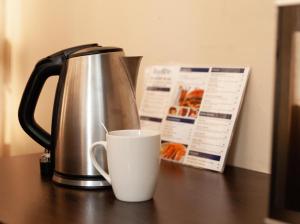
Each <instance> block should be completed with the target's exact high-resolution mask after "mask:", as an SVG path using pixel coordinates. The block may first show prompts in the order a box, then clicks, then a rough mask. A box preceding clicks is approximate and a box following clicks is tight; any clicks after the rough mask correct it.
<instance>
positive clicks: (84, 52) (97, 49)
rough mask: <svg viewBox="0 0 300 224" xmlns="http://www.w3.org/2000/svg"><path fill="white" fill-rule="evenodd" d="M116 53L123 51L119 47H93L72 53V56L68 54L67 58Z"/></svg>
mask: <svg viewBox="0 0 300 224" xmlns="http://www.w3.org/2000/svg"><path fill="white" fill-rule="evenodd" d="M117 51H123V49H122V48H119V47H101V46H95V47H89V48H85V49H81V50H78V51H76V52H73V53H72V54H70V55H69V56H68V58H75V57H80V56H86V55H92V54H102V53H110V52H117Z"/></svg>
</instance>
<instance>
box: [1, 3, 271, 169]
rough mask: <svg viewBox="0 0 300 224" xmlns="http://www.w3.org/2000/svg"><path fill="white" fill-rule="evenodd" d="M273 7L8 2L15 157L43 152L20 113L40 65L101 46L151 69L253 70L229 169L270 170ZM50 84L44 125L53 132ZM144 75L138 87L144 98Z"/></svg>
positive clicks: (41, 108) (40, 113)
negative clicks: (60, 54)
mask: <svg viewBox="0 0 300 224" xmlns="http://www.w3.org/2000/svg"><path fill="white" fill-rule="evenodd" d="M275 18H276V14H275V8H274V6H273V1H272V0H264V1H261V0H251V1H245V0H242V1H240V0H230V1H228V0H214V1H206V0H185V1H171V0H166V1H158V0H154V1H145V0H131V1H116V0H111V1H101V0H90V1H83V0H77V1H58V0H53V1H41V0H27V1H21V0H6V24H7V25H6V46H7V49H8V50H7V52H6V53H7V56H8V57H10V60H9V63H8V65H9V66H7V67H8V68H7V69H8V71H9V72H8V73H7V74H5V76H6V79H7V80H9V83H8V85H7V87H6V88H7V98H9V100H7V109H6V114H7V117H9V118H10V120H8V122H7V123H6V130H7V132H6V135H5V139H6V142H7V143H9V144H10V151H9V152H10V154H11V155H16V154H23V153H31V152H40V151H41V147H40V146H39V145H38V144H36V143H35V142H33V141H32V140H31V139H30V138H29V137H28V136H26V134H25V133H24V132H23V131H22V130H21V128H20V126H19V124H18V121H17V108H18V104H19V101H20V97H21V94H22V91H23V89H24V86H25V83H26V81H27V80H28V78H29V75H30V72H31V71H32V68H33V66H34V65H35V63H36V62H37V60H38V59H39V58H41V57H44V56H46V55H47V54H49V53H52V52H54V51H56V50H59V49H62V48H65V47H69V46H72V45H77V44H83V43H91V42H99V43H100V44H103V45H113V46H120V47H123V48H124V49H125V51H126V53H127V55H143V56H144V59H143V62H142V67H141V71H143V69H144V68H145V67H146V66H149V65H153V64H165V63H170V62H172V63H183V64H194V65H220V66H221V65H224V66H230V65H232V66H235V65H237V66H239V65H240V66H242V65H249V66H250V67H251V68H252V74H251V78H250V80H249V86H248V89H247V94H246V97H245V102H244V106H243V109H242V111H241V116H240V119H239V121H240V122H239V125H238V127H237V129H236V135H235V139H234V141H233V147H232V148H231V152H230V155H229V163H231V164H234V165H236V166H240V167H245V168H250V169H254V170H259V171H263V172H268V171H269V166H270V148H271V122H272V100H273V95H272V94H273V81H274V75H273V73H274V53H275V50H274V49H275V27H276V26H275V24H276V19H275ZM55 82H56V80H55V79H53V80H50V81H49V82H48V83H47V86H46V89H45V91H44V92H43V94H42V97H41V100H40V102H39V105H38V109H37V115H36V117H37V120H38V121H39V122H40V123H41V124H42V125H43V126H44V127H46V128H48V129H49V127H50V110H51V109H52V108H51V105H50V103H49V99H51V100H52V97H53V92H54V86H55ZM142 83H143V76H142V72H141V73H140V77H139V80H138V90H137V95H138V102H139V101H140V99H141V84H142Z"/></svg>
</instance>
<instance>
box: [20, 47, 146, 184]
mask: <svg viewBox="0 0 300 224" xmlns="http://www.w3.org/2000/svg"><path fill="white" fill-rule="evenodd" d="M140 59H141V57H125V55H124V52H123V50H122V49H121V48H117V47H101V46H98V44H88V45H81V46H77V47H72V48H69V49H65V50H62V51H59V52H57V53H55V54H52V55H50V56H48V57H46V58H43V59H41V60H40V61H39V62H38V63H37V64H36V66H35V68H34V70H33V72H32V74H31V76H30V78H29V81H28V83H27V85H26V88H25V90H24V93H23V96H22V99H21V103H20V107H19V114H18V115H19V121H20V124H21V126H22V127H23V129H24V130H25V132H26V133H27V134H28V135H29V136H30V137H32V138H33V139H34V140H35V141H36V142H38V143H39V144H40V145H42V146H43V147H45V148H46V149H49V150H50V154H51V158H52V168H53V170H54V174H53V178H52V179H53V181H54V182H56V183H59V184H63V185H70V186H77V187H85V188H97V187H103V186H108V185H109V184H108V183H107V182H106V181H105V179H104V178H103V177H102V176H100V175H99V173H98V172H97V171H96V170H95V169H94V167H93V165H92V162H91V159H90V156H89V152H88V149H89V147H90V145H91V144H92V143H93V142H96V141H99V140H104V139H105V132H104V130H103V128H101V126H100V123H101V122H103V123H104V124H105V125H106V127H107V129H108V130H110V131H111V130H117V129H136V128H139V127H140V124H139V116H138V111H137V107H136V101H135V84H136V79H137V73H138V67H139V63H140ZM53 75H58V76H59V80H58V84H57V89H56V94H55V100H54V106H53V115H52V127H51V133H47V132H46V131H45V130H44V129H43V128H41V127H40V126H39V125H38V124H37V122H36V121H35V119H34V111H35V107H36V104H37V101H38V98H39V95H40V93H41V91H42V88H43V85H44V83H45V81H46V80H47V78H48V77H50V76H53ZM99 151H100V150H99ZM101 151H104V150H101ZM97 159H98V161H99V162H100V163H101V164H102V166H104V167H107V164H106V155H104V154H99V155H97Z"/></svg>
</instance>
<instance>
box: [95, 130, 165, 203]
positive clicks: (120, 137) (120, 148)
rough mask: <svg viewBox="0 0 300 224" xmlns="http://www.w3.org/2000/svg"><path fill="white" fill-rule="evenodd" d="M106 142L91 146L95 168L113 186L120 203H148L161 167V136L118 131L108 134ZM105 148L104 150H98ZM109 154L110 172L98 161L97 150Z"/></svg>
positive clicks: (133, 131) (154, 132)
mask: <svg viewBox="0 0 300 224" xmlns="http://www.w3.org/2000/svg"><path fill="white" fill-rule="evenodd" d="M106 140H107V141H99V142H95V143H94V144H92V146H91V149H90V155H91V159H92V162H93V165H94V166H95V168H96V169H97V170H98V171H99V173H100V174H101V175H102V176H103V177H104V178H105V179H106V180H107V181H108V182H109V183H111V185H112V188H113V191H114V194H115V196H116V198H117V199H119V200H121V201H130V202H138V201H146V200H149V199H151V198H152V197H153V194H154V190H155V187H156V182H157V176H158V172H159V164H160V155H159V154H160V153H159V151H160V134H159V132H156V131H148V130H118V131H111V132H109V133H108V134H106ZM98 145H102V146H104V147H96V146H98ZM104 149H105V150H106V151H107V162H108V172H109V174H108V173H106V172H105V171H104V169H103V168H102V167H100V165H99V163H98V162H97V161H96V159H95V151H96V150H104Z"/></svg>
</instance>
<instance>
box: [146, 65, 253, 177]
mask: <svg viewBox="0 0 300 224" xmlns="http://www.w3.org/2000/svg"><path fill="white" fill-rule="evenodd" d="M249 72H250V69H249V68H248V67H241V68H223V67H182V66H152V67H149V68H147V69H146V71H145V85H144V91H143V97H142V101H141V106H140V120H141V128H142V129H148V130H159V131H160V132H161V138H162V146H161V158H162V159H165V160H170V161H173V162H177V163H182V164H186V165H191V166H195V167H201V168H206V169H210V170H215V171H219V172H223V171H224V164H225V159H226V155H227V153H228V149H229V146H230V142H231V139H232V135H233V130H234V125H235V123H236V120H237V115H238V113H239V110H240V108H241V103H242V100H243V96H244V93H245V89H246V84H247V80H248V77H249Z"/></svg>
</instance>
